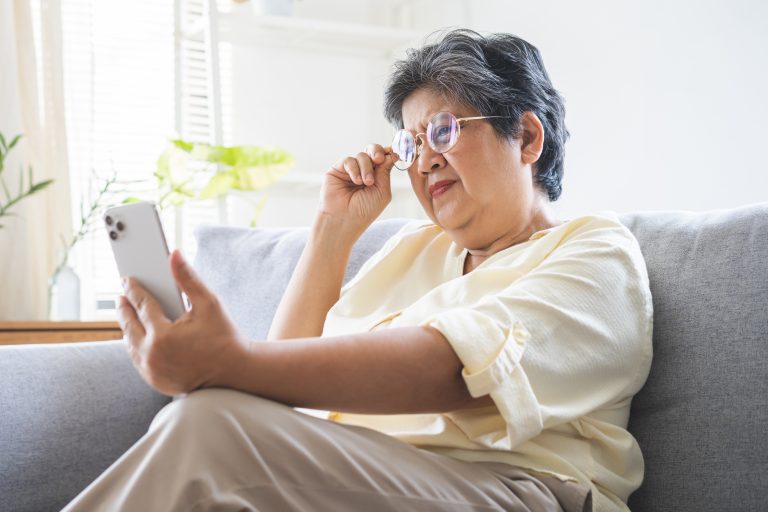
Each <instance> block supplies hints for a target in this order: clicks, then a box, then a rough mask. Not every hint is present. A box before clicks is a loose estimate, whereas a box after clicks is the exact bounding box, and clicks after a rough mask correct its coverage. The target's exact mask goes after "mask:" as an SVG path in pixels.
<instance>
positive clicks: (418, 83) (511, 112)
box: [384, 29, 569, 201]
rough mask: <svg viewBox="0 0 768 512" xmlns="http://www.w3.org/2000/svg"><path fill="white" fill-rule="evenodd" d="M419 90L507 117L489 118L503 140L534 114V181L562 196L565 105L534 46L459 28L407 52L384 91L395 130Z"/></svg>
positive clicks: (506, 36) (486, 113)
mask: <svg viewBox="0 0 768 512" xmlns="http://www.w3.org/2000/svg"><path fill="white" fill-rule="evenodd" d="M423 88H427V89H431V90H433V91H435V92H436V93H438V94H441V95H442V96H444V97H445V98H447V99H449V100H450V101H454V102H456V103H459V104H461V105H466V106H470V107H473V108H474V109H475V110H477V111H478V112H479V113H480V115H483V116H507V117H499V118H493V119H489V120H488V121H489V122H490V123H491V126H493V129H494V131H495V132H496V134H497V135H499V137H503V138H510V137H511V138H518V137H520V135H521V133H522V130H521V126H520V117H521V116H522V114H523V113H524V112H527V111H530V112H533V113H534V114H536V116H537V117H538V118H539V120H540V121H541V124H542V125H543V126H544V147H543V150H542V153H541V156H540V157H539V160H538V161H537V162H536V164H535V168H536V179H537V181H538V183H539V184H540V185H541V186H542V187H543V188H544V189H545V190H546V192H547V195H548V196H549V200H550V201H556V200H557V199H558V198H559V197H560V194H561V192H562V188H563V187H562V180H563V160H564V158H565V142H566V141H567V140H568V136H569V133H568V130H567V129H566V127H565V104H564V100H563V97H562V96H561V95H560V93H558V91H557V90H555V88H554V87H553V86H552V82H551V81H550V79H549V75H548V74H547V70H546V69H545V68H544V63H543V61H542V58H541V54H540V53H539V50H538V49H536V47H535V46H533V45H532V44H530V43H528V42H527V41H524V40H523V39H521V38H519V37H517V36H514V35H511V34H490V35H487V36H483V35H481V34H479V33H477V32H475V31H472V30H466V29H458V30H452V31H449V32H446V33H445V34H443V35H442V37H441V38H440V40H438V41H437V42H435V43H432V44H427V45H425V46H423V47H421V48H417V49H410V50H408V52H407V54H406V57H405V59H403V60H401V61H398V62H396V63H395V65H394V71H393V73H392V75H391V76H390V79H389V82H388V83H387V87H386V90H385V93H384V115H385V116H386V118H387V120H388V121H389V122H390V123H392V124H393V125H394V126H395V127H396V128H402V127H403V114H402V107H403V102H404V101H405V99H406V98H407V97H408V96H409V95H410V94H412V93H413V92H415V91H416V90H418V89H423Z"/></svg>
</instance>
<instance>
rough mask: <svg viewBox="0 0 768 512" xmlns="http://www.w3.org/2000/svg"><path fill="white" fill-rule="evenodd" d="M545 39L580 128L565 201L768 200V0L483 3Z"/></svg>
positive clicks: (483, 14)
mask: <svg viewBox="0 0 768 512" xmlns="http://www.w3.org/2000/svg"><path fill="white" fill-rule="evenodd" d="M471 6H472V11H471V19H470V24H471V25H472V26H473V27H475V28H478V29H481V30H494V31H509V32H513V33H516V34H518V35H520V36H521V37H523V38H525V39H527V40H529V41H530V42H532V43H533V44H535V45H536V46H538V48H539V49H540V50H541V52H542V54H543V56H544V61H545V64H546V66H547V68H548V70H549V72H550V76H551V78H552V80H553V82H554V84H555V86H556V87H557V88H558V89H559V90H560V91H561V92H562V93H563V94H564V96H565V98H566V101H567V104H566V106H567V116H566V122H567V125H568V128H569V130H570V132H571V136H572V137H571V141H570V143H569V144H568V147H567V158H566V176H567V178H566V180H565V183H564V194H563V198H562V200H561V201H562V204H561V205H560V208H561V211H562V212H564V214H568V215H570V214H575V213H577V212H582V211H588V210H592V209H603V208H608V209H614V210H617V211H628V210H636V209H678V208H682V209H693V210H700V209H710V208H725V207H732V206H738V205H742V204H747V203H751V202H757V201H766V200H768V164H766V157H765V156H766V152H765V148H766V146H767V145H768V124H766V120H768V95H766V93H768V2H764V1H760V0H735V1H728V2H725V1H699V0H676V1H664V0H650V1H649V0H646V1H644V2H613V1H598V0H587V1H579V2H565V1H559V2H558V1H552V0H548V1H539V2H517V1H515V2H504V1H501V0H479V1H477V0H476V1H473V2H471Z"/></svg>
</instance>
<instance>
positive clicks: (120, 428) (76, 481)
mask: <svg viewBox="0 0 768 512" xmlns="http://www.w3.org/2000/svg"><path fill="white" fill-rule="evenodd" d="M169 401H170V398H168V397H165V396H163V395H160V394H159V393H157V392H155V391H154V390H152V389H151V388H150V387H149V386H147V384H146V383H144V381H143V380H141V378H140V377H139V375H138V373H137V372H136V370H135V369H134V368H133V366H132V365H131V361H130V358H129V356H128V353H127V351H126V348H125V342H123V341H111V342H94V343H71V344H57V345H16V346H2V347H0V510H15V511H25V510H29V511H32V510H34V511H45V510H60V509H61V508H62V507H63V506H64V505H65V504H66V503H67V502H69V501H70V500H71V499H72V498H73V497H74V496H76V495H77V494H78V493H79V492H80V491H81V490H82V489H84V488H85V487H86V486H87V485H88V484H89V483H90V482H91V481H93V480H94V479H95V478H96V477H97V476H98V475H99V474H101V473H102V472H103V471H104V470H105V469H106V468H107V467H109V465H110V464H112V463H113V462H114V461H115V460H117V459H118V457H120V455H122V454H123V452H125V451H126V450H127V449H128V448H129V447H130V446H131V445H132V444H133V443H134V442H135V441H136V440H137V439H138V438H139V437H141V436H142V435H143V434H144V433H145V432H146V430H147V428H148V427H149V424H150V422H151V421H152V418H153V417H154V415H155V414H156V413H157V411H159V410H160V409H161V408H162V407H163V406H164V405H165V404H167V403H168V402H169Z"/></svg>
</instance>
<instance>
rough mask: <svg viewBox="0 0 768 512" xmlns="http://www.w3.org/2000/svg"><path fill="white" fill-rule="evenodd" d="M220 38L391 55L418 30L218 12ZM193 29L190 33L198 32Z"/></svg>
mask: <svg viewBox="0 0 768 512" xmlns="http://www.w3.org/2000/svg"><path fill="white" fill-rule="evenodd" d="M218 16H219V25H218V26H219V41H220V42H228V43H233V44H239V45H246V46H264V45H268V46H273V47H274V46H279V47H285V48H299V49H333V50H336V51H340V52H345V53H354V54H363V55H372V54H373V55H377V54H378V55H381V56H388V55H390V54H391V53H392V52H394V51H397V50H401V49H403V48H406V47H407V46H409V45H412V44H413V43H415V42H416V41H418V39H419V38H420V37H421V34H420V33H419V32H416V31H413V30H405V29H399V28H391V27H383V26H377V25H365V24H357V23H339V22H332V21H324V20H312V19H307V18H296V17H289V16H259V15H255V14H253V13H252V12H250V11H248V12H238V13H219V14H218ZM199 31H200V30H199V28H198V29H197V30H195V29H193V30H192V31H190V32H191V34H190V35H192V36H193V37H194V33H195V32H198V33H199Z"/></svg>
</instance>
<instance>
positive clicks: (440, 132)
mask: <svg viewBox="0 0 768 512" xmlns="http://www.w3.org/2000/svg"><path fill="white" fill-rule="evenodd" d="M434 134H435V139H436V140H437V141H438V142H448V139H450V138H451V128H450V127H448V126H438V127H437V129H436V130H435V131H434Z"/></svg>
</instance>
